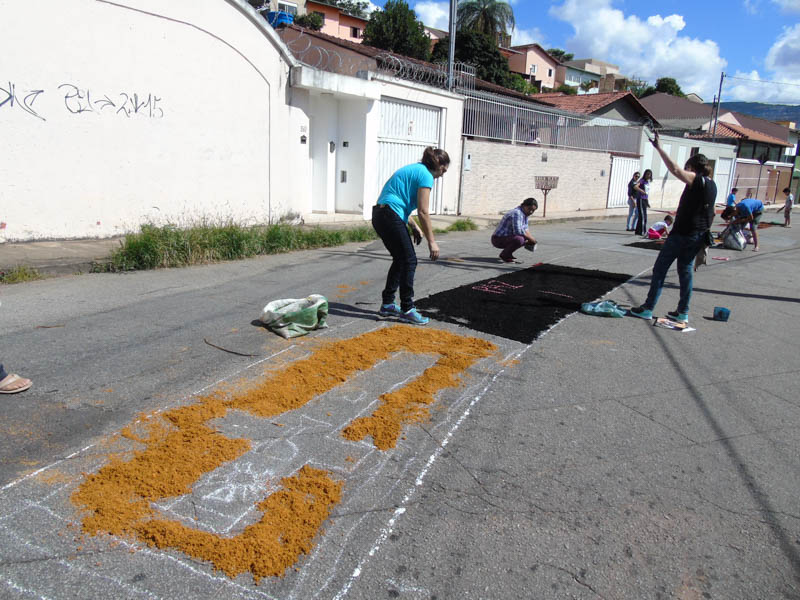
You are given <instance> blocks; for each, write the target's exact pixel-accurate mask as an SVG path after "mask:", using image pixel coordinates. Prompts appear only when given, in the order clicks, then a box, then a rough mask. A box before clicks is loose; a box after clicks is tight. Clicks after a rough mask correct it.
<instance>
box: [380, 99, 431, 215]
mask: <svg viewBox="0 0 800 600" xmlns="http://www.w3.org/2000/svg"><path fill="white" fill-rule="evenodd" d="M441 112H442V111H441V109H440V108H437V107H435V106H427V105H424V104H415V103H412V102H403V101H401V100H396V99H394V98H386V97H384V98H381V124H380V129H379V131H378V160H377V163H376V169H377V173H378V178H377V183H378V189H377V190H376V191H375V194H374V195H375V197H376V198H377V197H378V194H380V192H381V189H382V188H383V184H384V183H386V181H387V180H388V179H389V177H391V176H392V173H394V172H395V171H396V170H397V169H399V168H400V167H402V166H405V165H408V164H411V163H415V162H419V159H420V158H422V152H423V151H424V150H425V147H426V146H433V147H434V148H436V147H437V146H439V140H440V136H441V132H440V120H441ZM441 196H442V194H441V186H440V185H439V180H436V182H434V185H433V189H432V190H431V206H430V211H431V213H433V214H436V213H438V212H439V211H440V209H441V203H442V198H441Z"/></svg>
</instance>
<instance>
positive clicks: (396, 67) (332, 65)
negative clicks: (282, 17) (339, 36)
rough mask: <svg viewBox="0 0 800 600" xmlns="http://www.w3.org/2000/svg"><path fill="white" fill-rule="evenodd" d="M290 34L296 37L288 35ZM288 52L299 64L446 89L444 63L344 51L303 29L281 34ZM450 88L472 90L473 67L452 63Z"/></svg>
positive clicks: (382, 53)
mask: <svg viewBox="0 0 800 600" xmlns="http://www.w3.org/2000/svg"><path fill="white" fill-rule="evenodd" d="M290 35H295V36H296V37H294V38H291V37H290ZM281 37H282V38H283V41H284V43H285V44H286V46H287V47H288V48H289V50H290V51H291V53H292V55H293V56H294V57H295V58H296V59H297V60H298V61H299V62H301V63H303V64H304V65H306V66H309V67H312V68H314V69H319V70H321V71H328V72H332V73H340V74H342V75H350V76H353V77H362V78H363V77H365V75H366V73H368V72H369V71H373V72H377V73H379V74H381V75H382V76H384V77H390V78H393V79H399V80H403V81H413V82H415V83H420V84H424V85H430V86H433V87H438V88H443V89H447V88H448V76H447V65H446V64H432V63H423V62H420V61H414V60H411V59H407V58H404V57H402V56H398V55H396V54H392V53H390V52H380V53H378V54H376V55H375V56H374V57H369V56H364V55H361V54H357V53H356V52H355V51H350V52H347V51H345V49H341V50H340V49H337V48H333V47H331V44H330V43H328V44H327V45H325V44H326V43H325V42H324V41H323V42H322V43H320V40H318V39H317V38H315V37H313V36H311V35H308V34H307V33H306V31H305V30H304V29H300V30H299V31H298V30H296V29H292V30H289V31H286V32H285V34H284V35H282V36H281ZM453 87H454V89H464V90H474V89H475V67H473V66H472V65H467V64H464V63H455V65H454V67H453Z"/></svg>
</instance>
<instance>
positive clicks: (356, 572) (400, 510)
mask: <svg viewBox="0 0 800 600" xmlns="http://www.w3.org/2000/svg"><path fill="white" fill-rule="evenodd" d="M649 270H650V269H645V270H644V271H642V272H641V273H639V274H638V275H636V276H635V277H632V278H631V279H629V280H628V281H626V282H625V283H623V284H621V285H620V286H617V287H615V288H613V289H617V288H619V287H621V286H622V285H627V284H628V283H629V282H630V281H632V280H634V279H637V278H638V277H641V276H642V275H643V274H645V273H647V272H648V271H649ZM613 289H612V290H609V293H610V292H611V291H613ZM574 314H576V313H571V314H569V315H567V316H566V317H564V318H562V319H559V320H558V321H556V322H555V323H553V325H551V326H550V327H549V328H548V329H547V330H546V331H544V332H543V333H542V334H541V335H539V336H538V337H537V338H536V339H535V340H534V342H532V343H530V344H528V345H527V346H525V348H523V349H521V350H519V351H518V352H516V353H512V354H511V355H510V356H513V357H514V359H516V358H519V357H520V356H522V355H523V354H525V352H527V351H528V350H529V349H530V348H531V347H532V346H533V343H535V342H536V341H538V340H540V339H542V338H543V337H544V336H545V335H547V334H548V333H549V332H550V331H552V330H553V329H555V328H556V327H558V325H559V324H560V323H562V322H563V321H565V320H566V319H568V318H569V317H571V316H572V315H574ZM510 356H509V358H510ZM509 358H506V359H504V360H505V361H508V360H509ZM507 369H508V367H504V368H502V369H500V370H499V371H498V372H497V373H495V374H494V376H492V378H491V380H490V381H489V383H487V384H486V386H485V387H484V388H483V390H481V392H480V393H479V394H478V395H477V396H475V397H474V398H473V399H472V401H471V402H470V403H469V405H468V406H467V408H466V409H465V410H464V412H463V413H462V415H461V416H460V417H459V418H458V420H457V421H456V422H455V423H454V424H453V426H452V427H451V428H450V429H449V430H448V432H447V434H446V435H445V437H444V439H443V440H442V441H441V442H440V443H439V445H438V446H437V447H436V449H435V450H434V451H433V453H432V454H431V455H430V456H429V457H428V460H427V461H426V463H425V466H424V467H423V468H422V470H421V471H420V473H419V475H417V478H416V480H415V481H414V484H413V485H412V486H411V487H410V488H408V489H407V490H406V494H405V496H404V497H403V499H402V500H401V501H400V505H399V506H398V507H397V508H396V509H395V510H394V512H393V513H392V516H391V517H390V518H389V520H388V521H387V522H386V525H385V526H384V527H383V528H382V529H381V531H380V533H379V534H378V537H377V539H376V540H375V543H374V544H373V546H372V547H371V548H370V549H369V551H368V552H367V554H366V556H364V557H363V558H362V559H361V560H360V561H359V563H358V565H356V567H355V569H353V572H352V573H351V574H350V577H349V578H348V579H347V581H346V582H345V584H344V586H343V587H342V589H340V590H339V592H338V593H337V594H336V595H335V596H334V597H333V598H334V600H341V599H342V598H344V597H345V596H346V595H347V594H348V592H349V591H350V588H351V587H352V586H353V584H354V583H355V582H356V581H357V580H358V579H359V578H360V577H361V573H362V571H363V570H364V567H365V566H366V565H367V563H368V562H369V560H370V559H371V558H372V557H373V556H375V554H377V553H378V550H380V548H381V546H383V543H384V542H385V541H386V539H387V538H388V537H389V535H391V533H392V531H394V526H395V523H397V520H398V519H399V518H400V517H401V516H402V515H403V514H405V512H406V509H407V506H408V505H409V502H410V501H411V499H412V498H413V497H414V495H415V494H416V492H417V490H418V489H419V487H420V486H421V485H422V483H423V481H424V480H425V477H426V476H427V474H428V471H429V470H430V468H431V467H432V466H433V464H434V463H435V462H436V460H437V459H438V458H439V456H441V454H442V452H444V449H445V447H446V446H447V445H448V444H449V443H450V440H451V439H453V436H454V435H455V433H456V432H457V431H458V429H459V428H460V427H461V424H462V423H463V422H464V420H465V419H466V418H467V417H468V416H469V415H470V413H471V412H472V408H473V407H474V406H475V405H476V404H478V402H480V401H481V400H482V399H483V397H484V395H485V394H486V392H487V391H488V390H489V388H490V387H492V384H494V382H495V381H496V380H497V378H498V377H500V375H502V374H503V373H505V372H506V370H507Z"/></svg>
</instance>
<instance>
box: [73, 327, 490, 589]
mask: <svg viewBox="0 0 800 600" xmlns="http://www.w3.org/2000/svg"><path fill="white" fill-rule="evenodd" d="M495 349H496V347H495V346H494V345H493V344H491V343H490V342H486V341H483V340H479V339H476V338H467V337H463V336H458V335H455V334H451V333H448V332H445V331H440V330H435V329H427V330H421V329H418V328H414V327H410V326H404V325H397V326H393V327H387V328H382V329H378V330H376V331H372V332H369V333H366V334H363V335H361V336H358V337H355V338H352V339H348V340H340V341H332V342H327V343H324V344H320V345H319V347H318V348H316V349H314V350H313V351H312V353H311V354H310V356H308V357H307V358H304V359H300V360H297V361H296V362H294V363H292V364H289V365H288V366H286V367H285V368H284V369H283V370H282V371H281V372H278V373H274V374H270V375H269V376H267V377H266V378H265V379H264V380H263V381H261V382H260V383H259V384H257V385H254V386H253V387H251V388H249V389H245V390H237V389H236V388H235V387H230V388H227V389H225V390H224V391H218V392H216V393H213V394H210V395H208V396H204V397H201V398H199V399H198V401H197V402H196V403H195V404H191V405H188V406H182V407H179V408H175V409H172V410H169V411H166V412H164V413H161V414H154V415H149V416H148V415H140V416H139V417H137V419H136V420H135V421H134V422H133V423H132V424H131V425H129V426H127V427H125V428H124V429H123V430H122V432H121V434H122V436H123V437H125V438H127V439H129V440H131V441H133V442H135V443H136V444H138V445H140V448H139V449H137V450H135V451H133V452H131V451H125V452H120V453H118V454H116V455H112V456H111V459H110V462H109V464H107V465H106V466H104V467H103V468H101V469H100V470H99V471H98V472H97V473H95V474H87V475H85V479H84V481H83V482H82V484H81V485H80V486H79V487H78V489H77V490H76V491H75V492H74V493H73V495H72V502H73V503H74V504H75V505H76V506H79V507H82V508H84V509H86V511H87V513H88V514H86V515H85V516H84V518H83V521H82V530H83V532H84V533H87V534H90V535H97V534H99V533H102V532H107V533H111V534H113V535H119V536H130V537H134V538H138V539H139V540H141V541H143V542H145V543H147V544H150V545H153V546H156V547H159V548H167V547H170V548H177V549H179V550H181V551H183V552H185V553H186V554H188V555H190V556H192V557H194V558H197V559H201V560H207V561H210V562H211V563H212V564H213V565H214V567H215V568H216V569H219V570H221V571H223V572H225V573H226V574H228V575H230V576H235V575H237V574H239V573H243V572H245V571H250V572H251V573H252V574H253V577H254V578H255V579H256V580H259V579H260V578H262V577H265V576H270V575H273V576H275V575H277V576H280V575H283V573H284V572H285V570H286V569H287V567H289V566H291V565H292V564H294V563H295V562H296V561H297V560H298V558H299V557H300V555H301V554H304V553H308V552H309V551H310V550H311V548H312V547H313V540H314V537H315V536H316V535H317V534H318V533H319V531H320V528H321V526H322V523H323V522H324V521H325V520H326V519H327V518H328V516H329V514H330V511H331V510H332V508H333V506H334V505H335V504H337V503H338V502H339V501H340V499H341V487H342V483H341V482H336V481H334V480H333V479H332V477H331V474H330V473H328V472H326V471H322V470H317V469H312V468H311V467H309V466H306V467H303V469H301V470H300V471H299V472H298V473H297V474H295V475H294V476H292V477H287V478H285V479H284V480H282V482H281V483H282V486H283V489H281V490H279V491H277V492H275V493H273V494H271V495H269V496H268V497H267V498H265V499H264V500H263V501H261V502H260V503H258V504H257V508H258V509H259V510H260V511H262V512H263V517H262V519H261V520H260V521H259V522H258V523H255V524H253V525H250V526H248V527H247V528H246V529H245V530H244V531H242V532H241V533H240V534H239V535H237V536H235V537H230V538H226V537H223V536H220V535H216V534H214V533H210V532H207V531H201V530H199V529H194V528H191V527H189V526H187V525H185V524H183V523H181V522H179V521H174V520H166V519H163V518H161V517H160V516H159V515H158V513H157V509H155V508H154V507H153V505H152V504H153V503H154V502H158V501H160V500H164V499H166V498H171V497H177V496H181V495H185V494H189V493H191V492H192V485H193V484H194V483H195V482H196V481H197V480H198V479H199V478H200V477H202V476H203V475H204V474H206V473H210V472H211V471H213V470H214V469H216V468H218V467H220V466H221V465H223V464H224V463H226V462H229V461H233V460H236V459H237V458H239V457H240V456H242V455H243V454H244V453H245V452H247V451H248V450H249V449H250V441H249V440H246V439H231V438H228V437H226V436H224V435H222V434H221V433H219V432H218V431H216V430H215V429H214V428H213V426H212V425H210V424H209V422H210V421H212V420H214V419H219V418H224V417H225V415H226V414H227V412H228V410H230V409H238V410H243V411H246V412H248V413H250V414H252V415H254V416H258V417H272V416H276V415H280V414H282V413H285V412H287V411H289V410H294V409H297V408H301V407H302V406H304V405H305V404H306V403H308V402H309V401H310V400H312V399H313V398H315V397H317V396H319V395H321V394H324V393H325V392H327V391H329V390H331V389H333V388H334V387H336V386H338V385H339V384H341V383H343V382H345V381H346V380H347V379H348V378H349V377H351V376H352V375H354V374H355V373H356V372H358V371H361V370H366V369H368V368H370V367H371V366H372V365H374V364H375V363H377V362H379V361H382V360H385V359H387V358H389V357H390V356H391V355H392V354H393V353H396V352H402V351H408V352H414V353H427V354H437V355H439V357H440V358H439V360H438V361H437V362H436V363H435V364H434V365H433V366H432V367H430V368H428V369H427V370H426V371H425V372H424V373H423V374H422V375H421V376H420V377H419V378H418V379H417V380H416V381H413V382H412V383H411V384H409V385H408V386H406V387H405V388H403V389H401V390H396V391H395V392H393V393H391V394H386V395H384V396H382V397H381V399H382V401H383V403H382V405H381V406H380V407H379V408H378V410H377V411H376V412H375V413H374V414H373V415H372V416H371V417H366V418H362V419H357V420H356V422H354V423H353V424H351V425H350V426H349V427H348V428H347V429H346V430H345V432H343V435H345V437H348V439H363V438H364V437H365V436H367V435H371V436H372V437H373V441H374V443H375V445H376V446H377V447H379V448H381V449H387V448H391V447H394V446H395V445H396V443H397V438H398V436H399V435H401V433H402V427H403V425H405V424H408V423H413V422H418V421H420V420H423V419H425V418H427V415H428V412H427V406H428V405H430V404H431V403H432V402H433V396H434V394H435V393H436V392H437V391H438V390H440V389H443V388H446V387H453V386H455V385H458V381H459V379H458V376H459V374H460V373H461V372H462V371H464V370H465V369H467V368H468V367H469V366H470V365H472V364H473V363H474V362H475V361H477V360H478V359H480V358H482V357H486V356H489V355H490V354H491V353H493V352H494V351H495Z"/></svg>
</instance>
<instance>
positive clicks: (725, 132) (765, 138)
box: [689, 121, 792, 147]
mask: <svg viewBox="0 0 800 600" xmlns="http://www.w3.org/2000/svg"><path fill="white" fill-rule="evenodd" d="M689 137H690V138H693V139H710V138H712V137H718V138H734V139H738V140H747V141H751V142H763V143H765V144H773V145H779V146H786V147H791V146H792V144H789V143H787V142H786V141H785V140H782V139H780V138H776V137H772V136H770V135H767V134H765V133H761V132H760V131H755V130H753V129H749V128H747V127H740V126H739V125H734V124H732V123H726V122H725V121H718V122H717V129H716V132H714V133H713V134H712V132H711V131H703V132H702V133H695V134H690V135H689Z"/></svg>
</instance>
